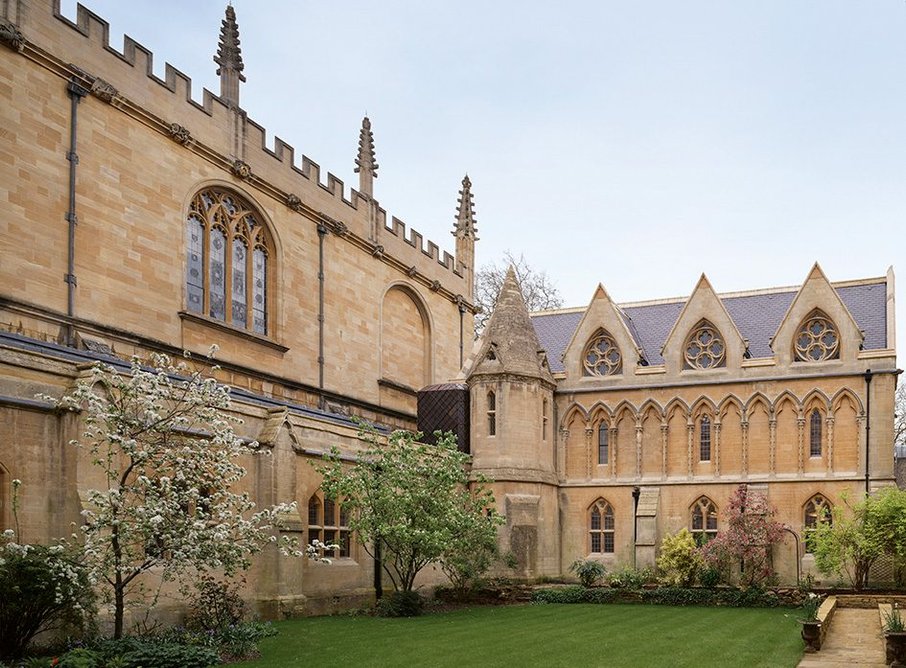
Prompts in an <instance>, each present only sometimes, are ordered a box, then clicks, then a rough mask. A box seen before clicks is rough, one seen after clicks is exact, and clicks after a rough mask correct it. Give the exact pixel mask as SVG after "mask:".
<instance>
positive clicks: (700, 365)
mask: <svg viewBox="0 0 906 668" xmlns="http://www.w3.org/2000/svg"><path fill="white" fill-rule="evenodd" d="M726 356H727V346H726V344H725V343H724V340H723V337H722V336H721V335H720V332H719V331H717V327H715V326H714V325H712V324H711V323H710V322H708V321H707V320H702V321H700V322H699V323H698V324H697V325H696V326H695V327H694V328H693V329H692V331H691V332H690V333H689V336H688V337H687V338H686V345H684V346H683V368H685V369H714V368H717V367H722V366H726Z"/></svg>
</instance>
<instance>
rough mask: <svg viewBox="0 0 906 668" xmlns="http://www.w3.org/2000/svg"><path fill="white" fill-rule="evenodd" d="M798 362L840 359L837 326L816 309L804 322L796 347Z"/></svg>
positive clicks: (797, 337) (797, 336)
mask: <svg viewBox="0 0 906 668" xmlns="http://www.w3.org/2000/svg"><path fill="white" fill-rule="evenodd" d="M794 348H795V350H794V353H795V359H796V361H797V362H823V361H824V360H835V359H839V358H840V335H839V334H838V333H837V326H836V325H835V324H834V322H833V321H832V320H831V319H830V318H828V317H827V316H826V315H825V314H824V312H823V311H820V310H818V309H815V310H814V311H812V312H811V313H810V314H809V315H808V317H807V318H806V319H805V320H804V321H803V322H802V325H800V327H799V333H798V334H796V342H795V346H794Z"/></svg>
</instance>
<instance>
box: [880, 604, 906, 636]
mask: <svg viewBox="0 0 906 668" xmlns="http://www.w3.org/2000/svg"><path fill="white" fill-rule="evenodd" d="M884 630H885V631H887V632H888V633H903V631H906V624H904V622H903V618H902V617H901V616H900V611H899V609H897V608H894V609H893V610H891V611H890V612H886V613H884Z"/></svg>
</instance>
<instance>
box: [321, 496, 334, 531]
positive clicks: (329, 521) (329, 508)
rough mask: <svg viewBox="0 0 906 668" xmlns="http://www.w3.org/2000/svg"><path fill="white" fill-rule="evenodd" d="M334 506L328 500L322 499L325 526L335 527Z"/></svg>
mask: <svg viewBox="0 0 906 668" xmlns="http://www.w3.org/2000/svg"><path fill="white" fill-rule="evenodd" d="M336 522H337V517H336V504H335V503H334V502H333V501H331V500H330V499H324V524H325V526H336Z"/></svg>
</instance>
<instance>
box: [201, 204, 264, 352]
mask: <svg viewBox="0 0 906 668" xmlns="http://www.w3.org/2000/svg"><path fill="white" fill-rule="evenodd" d="M186 236H187V244H186V253H187V257H186V269H187V271H186V295H187V303H188V310H189V311H192V312H194V313H201V314H206V315H208V316H209V317H211V318H214V319H215V320H222V321H223V322H227V323H229V324H231V325H232V326H233V327H237V328H239V329H248V330H251V331H253V332H255V333H256V334H267V333H268V303H267V302H268V274H269V272H271V271H272V270H273V267H272V266H270V261H271V257H272V248H273V243H272V241H271V238H270V235H269V233H268V231H267V229H266V227H265V226H264V225H263V224H262V222H261V220H260V217H259V215H258V214H257V213H256V212H255V211H254V209H253V208H252V206H251V205H250V204H249V203H248V202H247V201H246V200H245V199H243V198H242V197H240V196H239V195H237V194H235V193H233V192H231V191H229V190H226V189H224V188H206V189H204V190H201V191H200V192H198V193H197V194H196V195H195V197H194V198H193V199H192V203H191V205H190V206H189V213H188V216H187V218H186Z"/></svg>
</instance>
